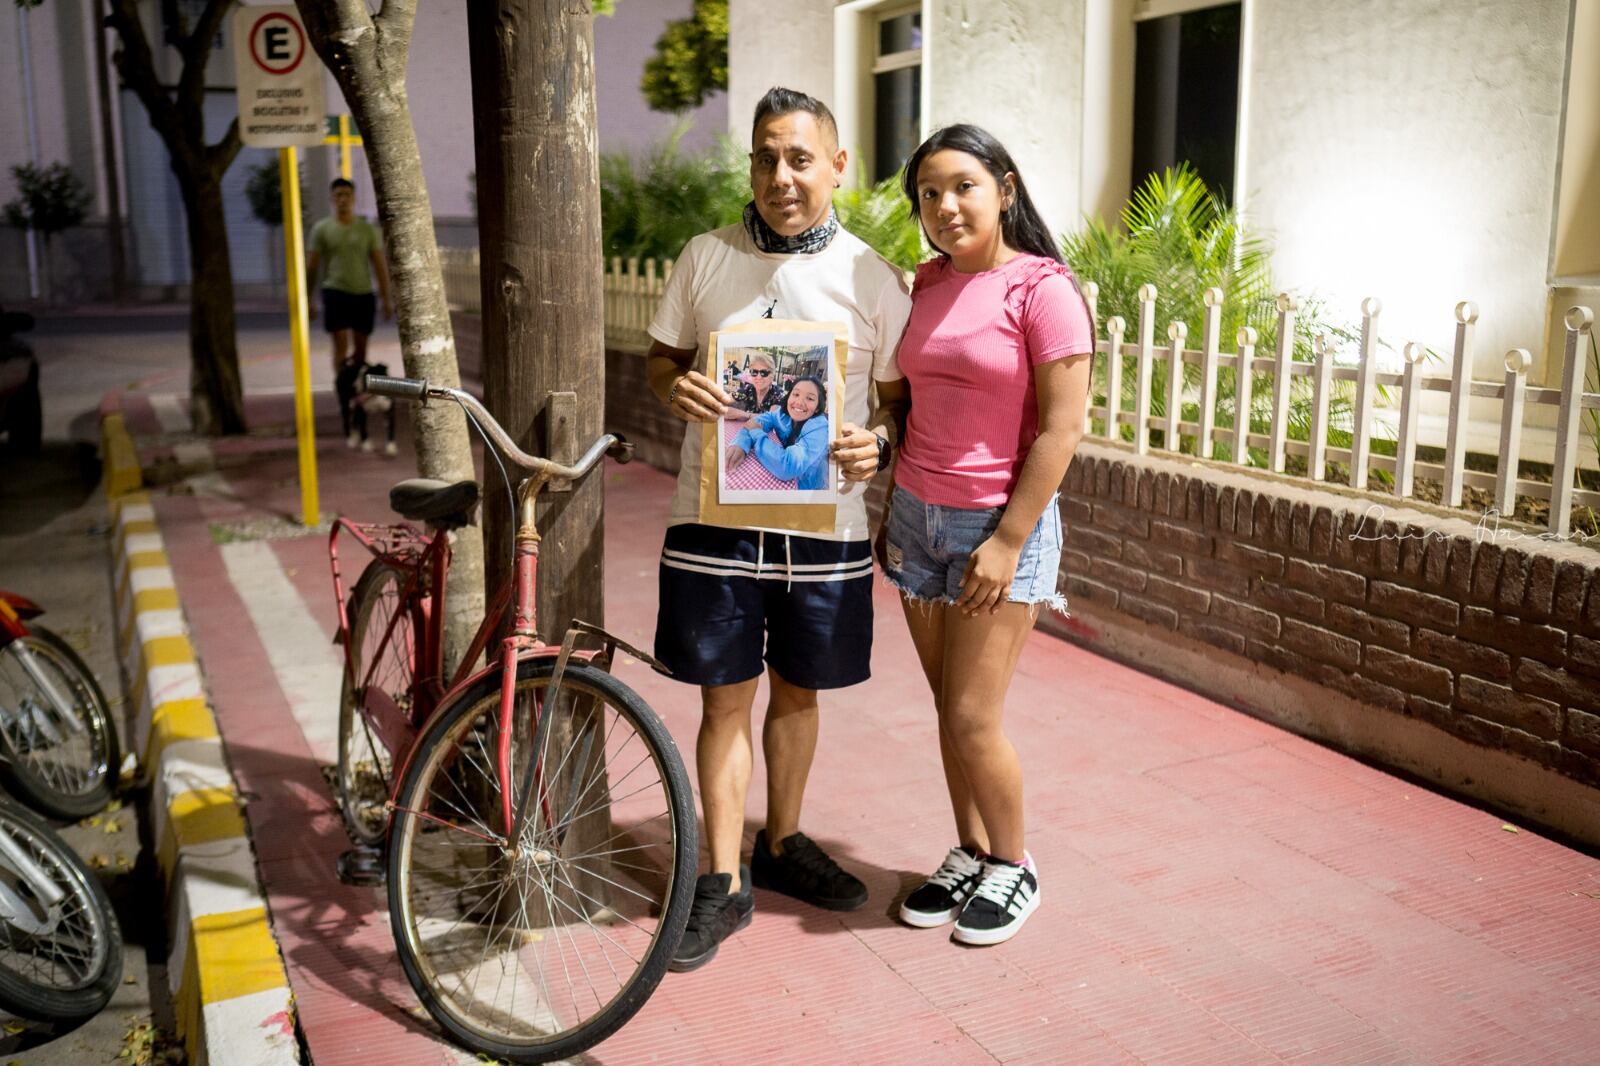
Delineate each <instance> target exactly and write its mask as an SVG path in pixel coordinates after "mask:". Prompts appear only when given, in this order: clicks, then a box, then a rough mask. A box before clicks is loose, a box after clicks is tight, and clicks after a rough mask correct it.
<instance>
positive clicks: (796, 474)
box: [726, 360, 829, 490]
mask: <svg viewBox="0 0 1600 1066" xmlns="http://www.w3.org/2000/svg"><path fill="white" fill-rule="evenodd" d="M752 362H754V360H752ZM828 442H829V433H828V392H827V388H826V387H825V386H824V385H823V384H822V382H821V381H819V380H818V379H817V378H814V377H803V378H800V379H799V380H797V381H796V382H795V383H794V385H793V387H792V388H790V390H789V395H788V398H787V400H786V402H785V404H784V407H783V409H782V410H778V411H764V412H762V413H760V414H757V415H755V416H754V417H752V418H750V419H748V420H747V421H746V422H745V423H744V428H743V429H741V430H739V432H738V435H737V436H735V437H734V438H733V440H732V441H730V442H729V444H728V447H727V460H726V461H727V468H728V470H729V471H730V472H732V471H733V470H735V469H737V468H738V466H739V465H740V464H741V463H743V462H744V461H745V460H746V459H747V458H749V457H750V456H754V457H755V460H756V462H758V463H760V464H761V466H762V468H763V469H765V470H766V471H767V473H769V474H771V475H772V476H773V477H774V478H776V479H777V480H779V481H787V482H793V483H794V487H795V488H797V489H801V490H813V489H825V488H827V487H828Z"/></svg>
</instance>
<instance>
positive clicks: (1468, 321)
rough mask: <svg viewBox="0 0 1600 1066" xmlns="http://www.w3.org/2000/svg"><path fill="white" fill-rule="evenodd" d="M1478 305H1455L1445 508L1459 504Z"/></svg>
mask: <svg viewBox="0 0 1600 1066" xmlns="http://www.w3.org/2000/svg"><path fill="white" fill-rule="evenodd" d="M1477 321H1478V306H1477V304H1474V303H1473V302H1472V301H1471V300H1462V301H1461V302H1460V303H1458V304H1456V344H1455V353H1454V355H1453V356H1452V369H1451V371H1450V375H1451V376H1450V422H1449V432H1448V433H1447V434H1446V436H1445V445H1444V498H1443V503H1444V505H1445V506H1446V507H1460V506H1461V487H1462V484H1463V482H1464V478H1463V476H1462V475H1463V473H1464V472H1465V470H1466V466H1467V398H1468V397H1469V396H1470V395H1471V388H1472V333H1473V325H1474V323H1476V322H1477Z"/></svg>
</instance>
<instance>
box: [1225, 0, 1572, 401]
mask: <svg viewBox="0 0 1600 1066" xmlns="http://www.w3.org/2000/svg"><path fill="white" fill-rule="evenodd" d="M1246 5H1247V12H1246V23H1247V32H1248V33H1249V34H1250V37H1251V40H1250V45H1249V47H1250V50H1251V52H1252V54H1253V64H1252V69H1251V70H1250V71H1249V74H1248V84H1247V86H1246V90H1247V92H1248V94H1249V97H1250V101H1251V102H1250V113H1249V118H1248V125H1247V128H1246V131H1245V136H1246V140H1247V146H1248V155H1249V164H1248V172H1247V173H1246V174H1244V175H1243V181H1242V183H1241V186H1240V190H1239V191H1240V195H1241V199H1242V201H1243V203H1244V206H1245V208H1246V211H1247V213H1248V217H1249V219H1250V220H1251V222H1252V223H1253V224H1254V226H1255V227H1256V228H1257V229H1259V230H1264V231H1267V232H1268V233H1270V235H1271V236H1272V237H1274V238H1275V240H1276V245H1277V254H1276V257H1275V260H1274V267H1275V271H1274V273H1275V276H1276V279H1277V281H1278V282H1279V283H1280V284H1281V285H1284V286H1287V287H1292V288H1297V289H1315V290H1316V291H1317V293H1318V294H1320V295H1321V296H1323V297H1325V298H1327V299H1328V300H1329V301H1330V303H1331V307H1330V309H1331V310H1332V311H1334V312H1335V313H1337V314H1339V315H1342V316H1344V317H1346V318H1347V319H1350V320H1357V319H1358V317H1359V307H1360V301H1361V299H1362V297H1364V296H1369V295H1374V296H1379V297H1381V298H1382V299H1383V300H1384V312H1383V317H1382V319H1381V323H1380V334H1381V335H1382V336H1383V337H1384V338H1385V339H1386V340H1389V341H1391V342H1392V343H1394V344H1395V346H1396V347H1397V348H1398V347H1399V346H1400V345H1401V344H1403V343H1404V342H1405V341H1407V340H1412V339H1416V340H1421V341H1423V342H1425V343H1427V344H1430V345H1432V346H1433V347H1434V348H1435V349H1438V350H1441V351H1448V350H1449V343H1450V338H1451V334H1452V329H1453V319H1452V317H1451V310H1452V308H1453V307H1454V305H1455V303H1456V302H1457V301H1458V300H1462V299H1471V300H1473V301H1475V302H1476V303H1477V304H1478V306H1479V309H1480V318H1479V325H1478V333H1477V338H1478V342H1477V360H1476V364H1477V373H1478V376H1479V377H1484V378H1490V379H1496V380H1497V379H1499V378H1500V377H1501V376H1503V374H1504V369H1503V365H1502V359H1503V357H1504V355H1505V352H1506V350H1507V349H1508V348H1513V347H1527V348H1530V349H1537V348H1538V347H1539V345H1540V341H1541V338H1542V337H1543V334H1544V321H1545V301H1546V287H1545V278H1546V267H1547V263H1548V260H1549V254H1550V235H1551V205H1552V201H1553V197H1554V190H1555V184H1554V182H1555V163H1556V149H1557V140H1558V129H1559V124H1560V114H1561V110H1560V109H1561V90H1562V82H1563V71H1564V64H1565V51H1566V37H1567V19H1568V12H1569V0H1517V2H1516V3H1511V4H1508V3H1502V2H1498V0H1433V2H1430V3H1407V4H1394V3H1391V2H1389V0H1343V2H1341V3H1338V4H1309V3H1303V2H1301V0H1246ZM1540 369H1541V368H1539V367H1538V366H1536V367H1535V371H1534V375H1535V378H1537V376H1538V375H1539V373H1540Z"/></svg>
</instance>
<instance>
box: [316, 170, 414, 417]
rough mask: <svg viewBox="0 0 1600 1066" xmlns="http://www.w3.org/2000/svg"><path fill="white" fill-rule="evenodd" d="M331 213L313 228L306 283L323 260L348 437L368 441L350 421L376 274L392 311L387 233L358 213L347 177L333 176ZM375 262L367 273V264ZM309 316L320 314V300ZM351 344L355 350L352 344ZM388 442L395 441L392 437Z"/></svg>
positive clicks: (386, 313) (328, 323) (327, 325)
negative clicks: (382, 234) (385, 254)
mask: <svg viewBox="0 0 1600 1066" xmlns="http://www.w3.org/2000/svg"><path fill="white" fill-rule="evenodd" d="M329 192H330V194H331V195H332V197H333V217H332V218H325V219H323V220H322V221H321V222H318V223H317V224H316V225H315V226H314V227H312V229H311V255H310V258H309V259H308V261H307V263H306V288H307V290H308V291H309V290H311V289H314V288H316V285H317V275H318V274H319V273H320V272H321V270H322V266H323V263H324V261H326V263H327V267H328V273H327V279H326V280H325V281H324V282H323V285H322V322H323V328H324V329H326V330H327V331H328V332H329V333H330V334H331V335H332V336H333V375H334V382H335V387H336V388H337V390H338V393H339V415H340V418H341V419H343V421H344V432H345V440H346V443H347V444H349V445H350V447H352V448H354V447H356V446H357V445H362V446H368V447H370V442H369V441H366V440H365V439H364V438H365V436H366V435H365V433H361V432H358V431H357V430H356V429H355V428H353V425H352V421H351V419H352V414H353V410H352V402H353V401H354V398H355V383H356V381H357V379H358V378H359V376H360V373H361V368H362V367H363V366H365V365H366V362H367V338H368V337H369V336H371V335H372V320H373V312H374V308H373V300H372V275H373V274H376V275H377V277H378V294H379V296H380V297H381V299H382V300H383V317H384V320H385V321H388V320H389V319H391V318H393V317H394V307H393V306H392V305H391V304H390V303H389V271H388V268H387V267H386V266H385V265H384V262H383V239H382V238H381V237H380V236H379V235H378V228H377V227H376V226H374V225H373V224H372V223H370V222H368V221H367V220H366V219H364V218H360V217H358V216H357V215H356V187H355V184H354V183H353V182H351V181H349V180H348V179H345V178H335V179H333V184H332V185H331V186H330V187H329ZM369 267H370V268H371V271H370V273H369V271H368V268H369ZM311 317H312V318H316V317H317V308H316V304H312V305H311ZM352 349H353V350H352ZM388 447H389V448H390V449H392V448H393V447H394V445H393V443H392V442H391V443H390V444H389V445H388Z"/></svg>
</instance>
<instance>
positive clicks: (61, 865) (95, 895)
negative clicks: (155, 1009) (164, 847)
mask: <svg viewBox="0 0 1600 1066" xmlns="http://www.w3.org/2000/svg"><path fill="white" fill-rule="evenodd" d="M0 834H4V836H5V838H6V839H5V841H4V842H3V843H0V1008H4V1009H5V1010H7V1011H9V1012H11V1013H12V1014H15V1015H18V1016H19V1017H23V1018H30V1019H32V1020H34V1021H41V1022H76V1021H81V1020H83V1019H84V1018H88V1017H91V1016H92V1015H94V1014H96V1013H98V1012H99V1011H100V1010H101V1009H102V1008H103V1007H104V1006H105V1005H106V1004H107V1003H109V1002H110V1001H111V994H112V993H113V992H115V991H116V988H117V984H118V983H119V982H120V981H121V980H122V934H121V932H120V931H119V930H118V928H117V919H116V915H115V913H113V911H112V909H111V901H110V900H109V899H107V898H106V893H105V889H103V888H101V887H100V882H99V881H98V880H96V878H95V876H94V874H92V873H90V872H89V868H88V867H87V866H85V865H84V864H83V860H82V859H80V858H78V856H77V854H76V853H75V852H73V850H72V848H70V847H69V846H68V845H67V842H66V841H64V840H62V839H61V838H60V837H59V836H57V835H56V834H55V832H54V831H53V830H51V829H50V828H49V827H48V826H46V825H45V824H44V823H43V822H42V821H40V820H39V819H38V818H36V817H34V816H33V815H31V814H29V813H28V812H26V811H23V810H19V809H18V808H16V807H14V806H12V805H10V804H7V803H0ZM13 848H14V849H15V853H18V854H20V855H22V856H24V857H25V858H26V860H27V863H26V864H24V863H18V862H16V861H15V859H14V857H13V854H8V852H11V850H12V849H13ZM28 865H31V866H32V867H33V870H31V871H30V870H28V869H27V866H28ZM41 880H42V881H43V882H45V884H41ZM47 886H48V887H49V888H53V889H54V890H55V892H58V893H59V894H60V898H59V899H57V900H56V901H55V902H53V903H52V902H50V901H49V898H48V895H47V894H46V893H45V889H46V887H47Z"/></svg>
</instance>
